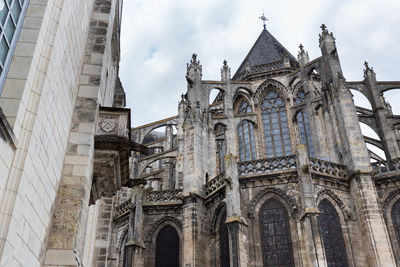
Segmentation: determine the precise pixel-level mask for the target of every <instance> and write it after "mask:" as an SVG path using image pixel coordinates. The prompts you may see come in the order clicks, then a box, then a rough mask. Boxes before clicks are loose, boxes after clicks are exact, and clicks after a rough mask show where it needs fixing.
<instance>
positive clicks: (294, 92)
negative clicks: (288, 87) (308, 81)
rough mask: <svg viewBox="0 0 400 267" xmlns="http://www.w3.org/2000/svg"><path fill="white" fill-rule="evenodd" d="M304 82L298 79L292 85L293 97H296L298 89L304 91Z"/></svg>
mask: <svg viewBox="0 0 400 267" xmlns="http://www.w3.org/2000/svg"><path fill="white" fill-rule="evenodd" d="M303 87H304V83H303V81H301V80H300V81H298V82H297V83H296V84H295V85H294V86H293V97H296V95H297V93H298V92H299V90H300V89H303V91H304V88H303Z"/></svg>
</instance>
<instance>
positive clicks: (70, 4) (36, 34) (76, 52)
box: [0, 0, 91, 266]
mask: <svg viewBox="0 0 400 267" xmlns="http://www.w3.org/2000/svg"><path fill="white" fill-rule="evenodd" d="M90 14H91V5H90V1H78V0H72V1H62V0H41V1H39V0H32V1H30V4H29V7H28V11H27V15H26V18H25V21H24V24H23V28H22V31H21V34H20V38H19V40H18V43H17V47H16V50H15V54H14V59H13V61H12V63H11V66H10V71H9V73H8V76H7V79H6V82H5V87H4V90H3V93H2V95H1V100H0V102H1V103H0V105H1V106H2V107H5V109H4V112H5V115H6V117H7V120H8V121H9V122H10V124H11V125H12V127H13V131H14V134H15V136H16V140H17V143H16V151H15V154H14V156H13V155H12V154H11V155H10V157H9V159H8V161H9V162H7V163H6V164H7V165H8V167H7V168H8V169H9V171H5V172H3V171H1V174H2V181H5V182H4V185H3V186H2V191H3V192H4V194H2V195H1V200H0V201H1V202H0V203H1V210H0V212H1V215H0V220H1V225H2V228H1V230H0V237H1V240H0V253H1V255H0V257H1V263H0V265H1V266H40V265H41V263H42V262H43V260H44V250H45V247H46V243H47V240H46V239H47V236H48V234H47V232H48V230H49V224H50V222H51V218H52V214H53V210H54V206H53V204H54V202H55V199H56V195H57V191H58V190H59V184H60V177H61V173H62V165H63V161H64V155H65V151H66V147H67V146H66V145H67V140H68V135H69V128H70V122H71V117H72V113H73V109H74V103H75V98H76V94H77V82H78V81H79V76H80V70H81V65H82V61H83V53H84V48H85V43H86V37H85V36H87V32H88V27H89V26H88V25H89V16H90ZM78 36H79V37H78ZM82 37H84V38H82ZM21 64H22V65H21ZM21 70H22V71H21ZM3 103H8V104H7V105H3ZM10 104H12V105H10ZM8 107H11V108H10V109H8ZM2 151H3V150H2ZM2 154H3V153H2ZM65 171H66V170H65ZM3 174H5V175H4V176H3Z"/></svg>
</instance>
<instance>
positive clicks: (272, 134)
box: [261, 90, 292, 158]
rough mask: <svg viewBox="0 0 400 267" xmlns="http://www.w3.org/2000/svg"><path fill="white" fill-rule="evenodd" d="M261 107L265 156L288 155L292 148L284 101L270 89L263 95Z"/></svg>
mask: <svg viewBox="0 0 400 267" xmlns="http://www.w3.org/2000/svg"><path fill="white" fill-rule="evenodd" d="M261 108H262V121H263V126H264V138H265V147H266V150H267V157H268V158H273V157H280V156H287V155H290V154H291V153H292V148H291V142H290V134H289V126H288V121H287V115H286V105H285V101H284V100H283V99H282V97H280V96H279V95H278V93H277V92H275V91H273V90H272V91H269V92H268V93H267V94H266V95H265V96H264V98H263V100H262V104H261Z"/></svg>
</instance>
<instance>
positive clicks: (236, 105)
mask: <svg viewBox="0 0 400 267" xmlns="http://www.w3.org/2000/svg"><path fill="white" fill-rule="evenodd" d="M243 101H246V102H247V103H248V104H249V106H250V107H251V112H252V113H253V112H254V103H253V101H252V99H251V98H249V97H248V96H246V95H244V94H242V93H241V92H239V93H238V95H237V97H236V98H235V100H233V102H232V103H233V110H234V113H235V115H236V114H243V113H239V112H238V109H239V108H240V105H241V104H242V103H243Z"/></svg>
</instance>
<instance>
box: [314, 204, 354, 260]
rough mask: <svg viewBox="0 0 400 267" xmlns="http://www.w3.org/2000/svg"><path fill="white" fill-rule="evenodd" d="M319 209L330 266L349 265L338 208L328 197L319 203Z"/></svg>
mask: <svg viewBox="0 0 400 267" xmlns="http://www.w3.org/2000/svg"><path fill="white" fill-rule="evenodd" d="M318 209H319V211H320V212H321V214H320V215H319V227H320V229H321V235H322V241H323V243H324V249H325V256H326V262H327V264H328V267H335V266H342V267H346V266H348V264H347V254H346V247H345V244H344V239H343V233H342V225H341V223H340V219H339V215H338V213H337V212H336V209H335V208H334V207H333V206H332V204H331V203H330V202H329V201H328V200H326V199H324V200H322V201H321V202H320V203H319V205H318Z"/></svg>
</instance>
